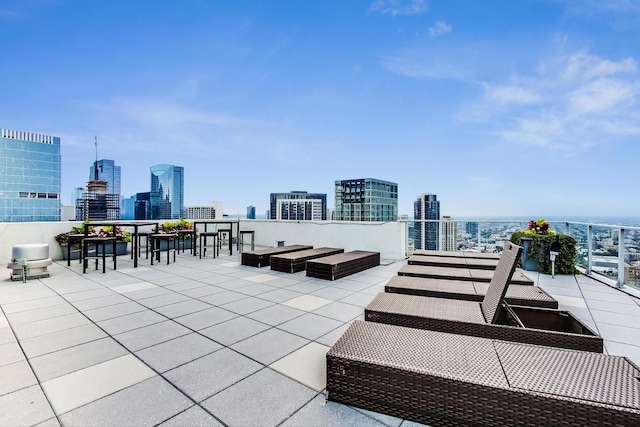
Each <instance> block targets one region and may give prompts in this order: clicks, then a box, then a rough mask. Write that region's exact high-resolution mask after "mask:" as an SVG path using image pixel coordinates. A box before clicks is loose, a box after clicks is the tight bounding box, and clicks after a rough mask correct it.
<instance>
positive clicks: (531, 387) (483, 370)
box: [327, 320, 640, 426]
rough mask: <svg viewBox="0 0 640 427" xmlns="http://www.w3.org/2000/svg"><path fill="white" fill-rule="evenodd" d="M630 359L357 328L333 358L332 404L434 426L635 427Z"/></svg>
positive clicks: (638, 391) (639, 414)
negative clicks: (336, 403) (605, 426)
mask: <svg viewBox="0 0 640 427" xmlns="http://www.w3.org/2000/svg"><path fill="white" fill-rule="evenodd" d="M639 377H640V370H639V369H638V367H637V366H635V365H634V364H633V363H632V362H630V361H629V360H628V359H627V358H624V357H618V356H607V355H603V354H597V353H589V352H582V351H576V350H565V349H558V348H552V347H543V346H536V345H529V344H521V343H513V342H506V341H499V340H492V339H487V338H478V337H470V336H464V335H454V334H448V333H444V332H437V331H428V330H420V329H413V328H405V327H401V326H394V325H385V324H381V323H373V322H362V321H357V320H356V321H354V323H353V324H352V325H351V326H350V327H349V329H348V330H347V331H346V332H345V333H344V334H343V335H342V337H341V338H340V339H339V340H338V341H337V342H336V344H335V345H334V346H333V347H332V348H331V349H330V350H329V352H328V353H327V397H328V399H329V400H332V401H335V402H340V403H344V404H347V405H353V406H357V407H360V408H363V409H367V410H371V411H375V412H381V413H384V414H388V415H392V416H396V417H400V418H405V419H408V420H412V421H417V422H420V423H424V424H428V425H447V426H454V425H466V426H471V425H474V426H516V425H517V426H537V425H546V426H603V425H607V426H638V425H640V398H639V396H640V381H638V378H639Z"/></svg>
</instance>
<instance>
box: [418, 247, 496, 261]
mask: <svg viewBox="0 0 640 427" xmlns="http://www.w3.org/2000/svg"><path fill="white" fill-rule="evenodd" d="M413 255H418V256H438V257H446V258H476V259H496V260H497V259H500V254H499V253H491V252H464V251H453V252H452V251H433V250H428V249H426V250H425V249H418V250H415V251H413Z"/></svg>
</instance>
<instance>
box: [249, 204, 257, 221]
mask: <svg viewBox="0 0 640 427" xmlns="http://www.w3.org/2000/svg"><path fill="white" fill-rule="evenodd" d="M247 219H256V207H255V206H247Z"/></svg>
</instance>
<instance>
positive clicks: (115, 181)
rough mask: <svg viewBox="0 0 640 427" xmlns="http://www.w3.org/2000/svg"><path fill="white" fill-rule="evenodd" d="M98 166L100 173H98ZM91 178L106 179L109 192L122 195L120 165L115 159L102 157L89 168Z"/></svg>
mask: <svg viewBox="0 0 640 427" xmlns="http://www.w3.org/2000/svg"><path fill="white" fill-rule="evenodd" d="M96 167H97V169H98V174H97V175H96ZM89 179H98V180H100V181H106V182H107V184H108V186H107V192H109V193H110V194H117V195H118V197H120V166H116V164H115V162H114V161H113V160H108V159H102V160H98V161H97V162H94V164H93V165H91V167H90V168H89Z"/></svg>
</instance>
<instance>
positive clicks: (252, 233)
mask: <svg viewBox="0 0 640 427" xmlns="http://www.w3.org/2000/svg"><path fill="white" fill-rule="evenodd" d="M239 234H240V235H239V236H238V250H239V251H240V252H242V251H243V250H244V235H245V234H247V235H250V236H251V250H254V248H255V241H256V232H255V230H240V232H239Z"/></svg>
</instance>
